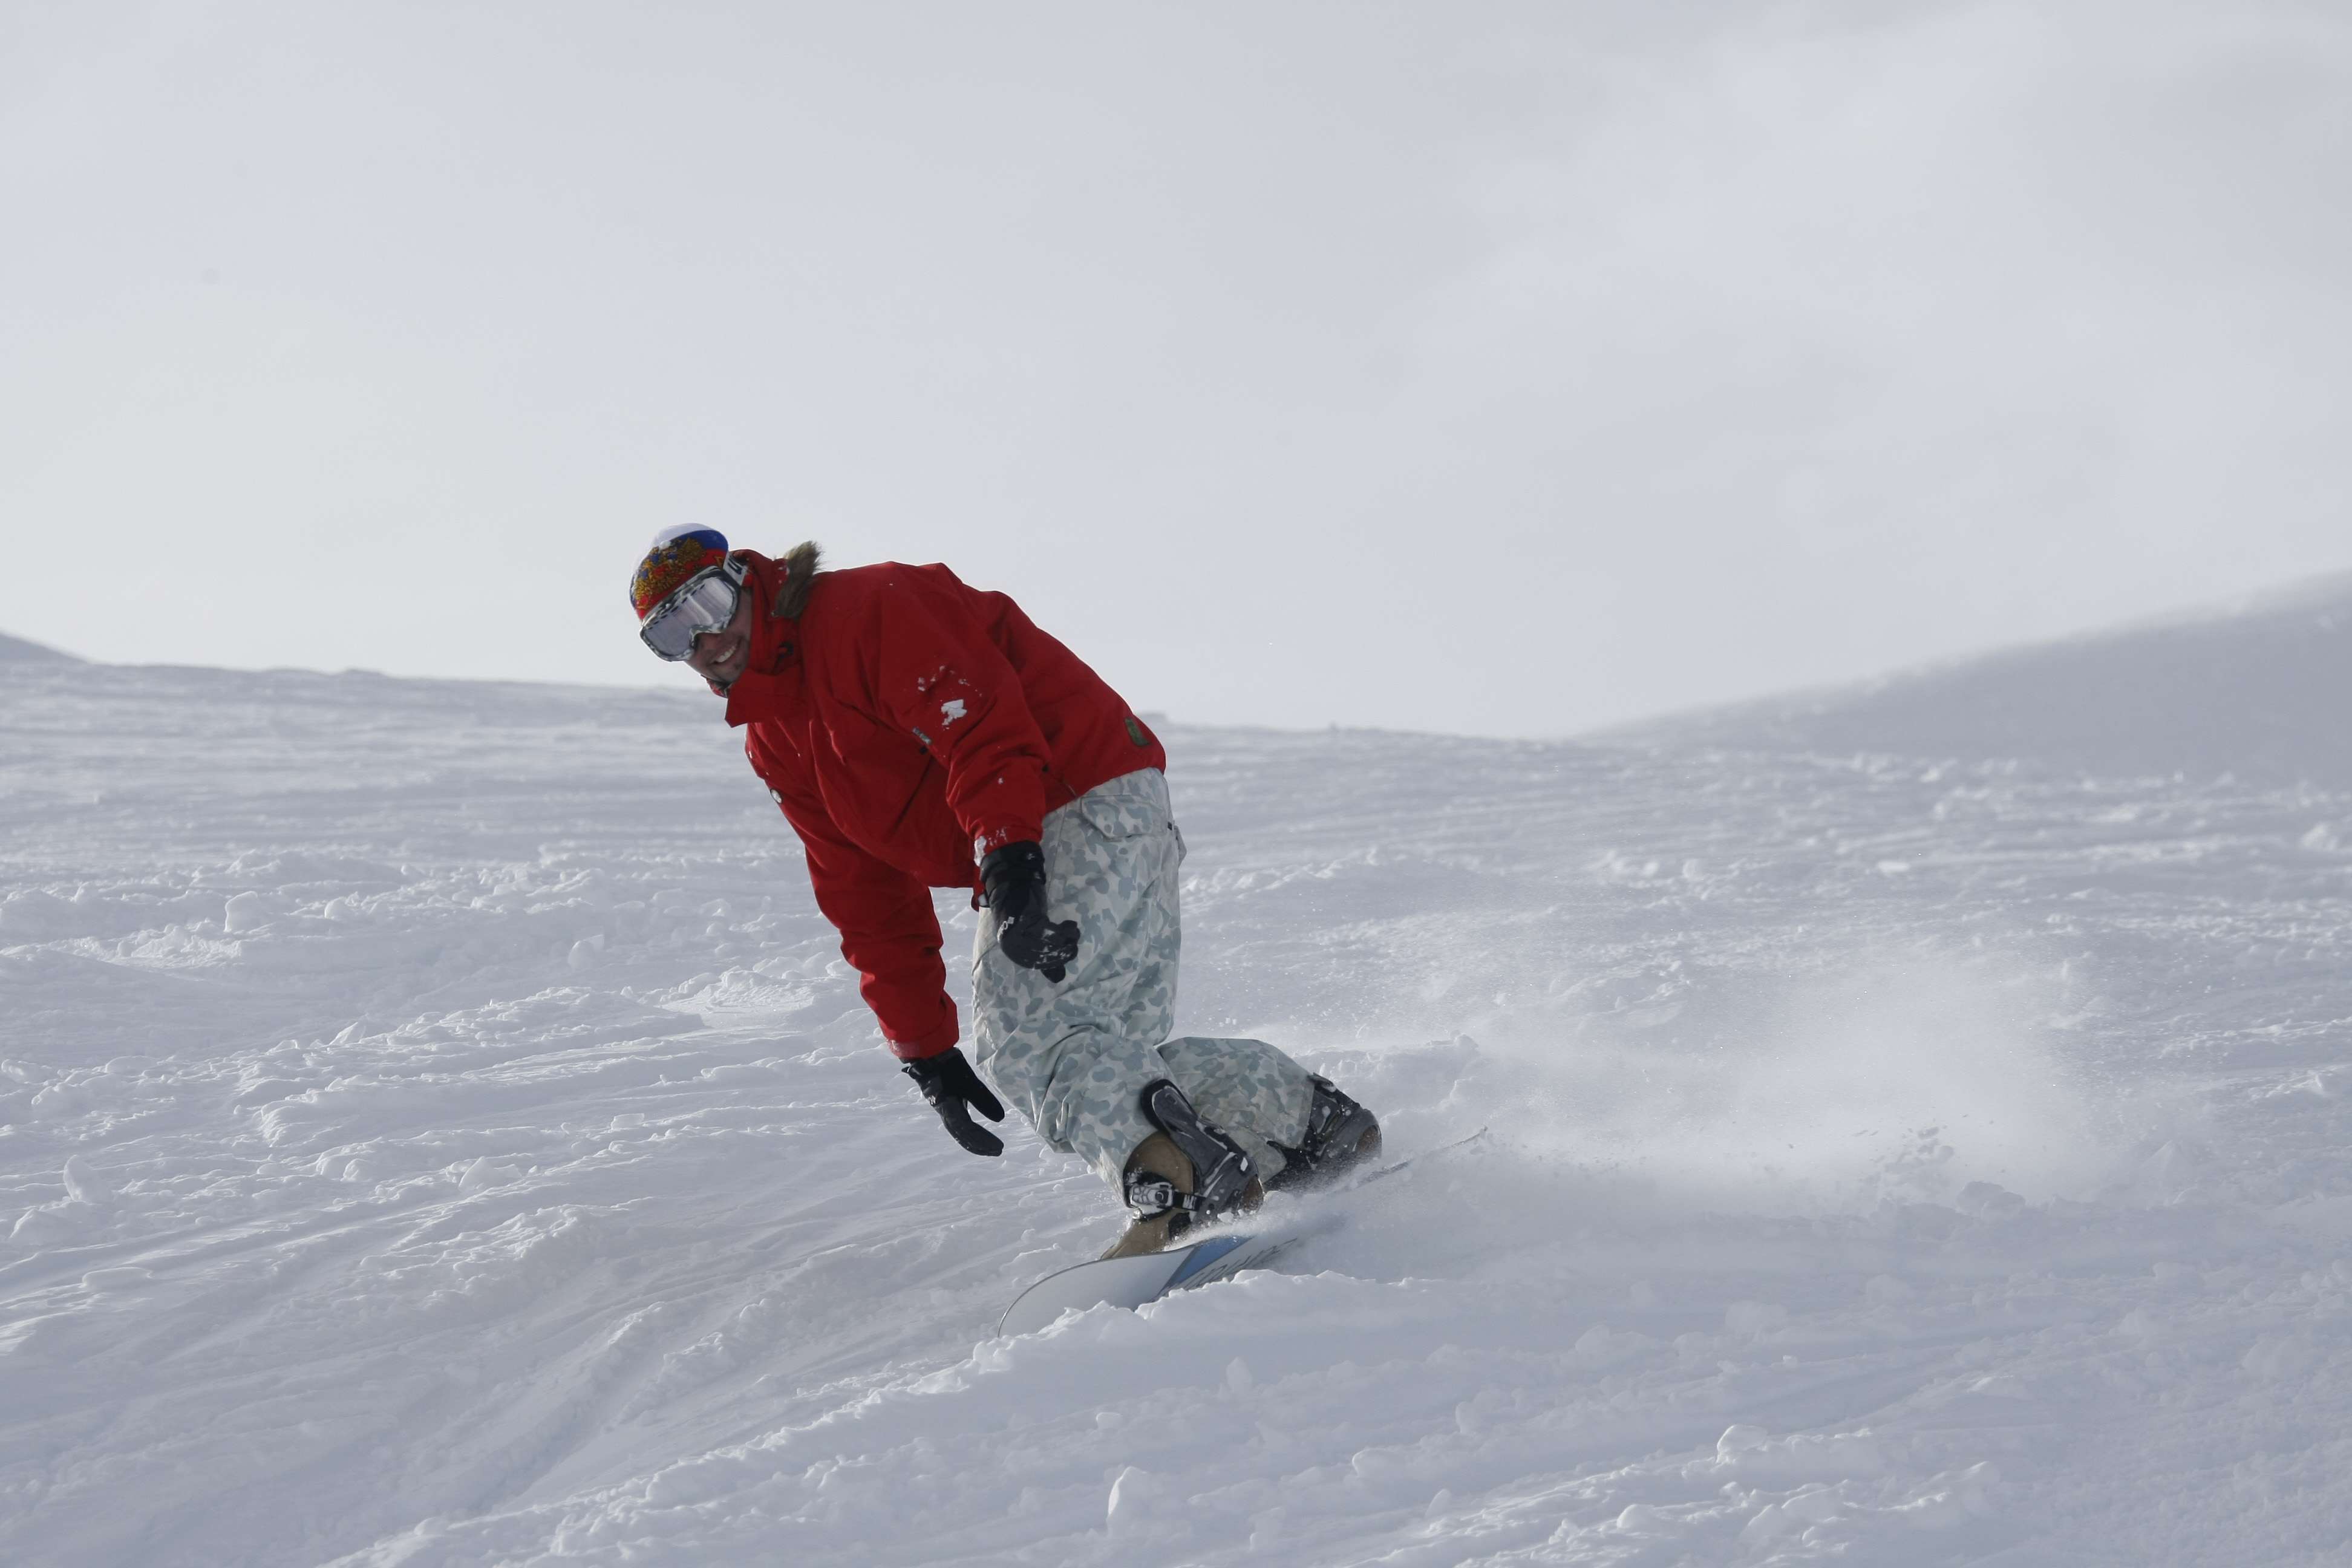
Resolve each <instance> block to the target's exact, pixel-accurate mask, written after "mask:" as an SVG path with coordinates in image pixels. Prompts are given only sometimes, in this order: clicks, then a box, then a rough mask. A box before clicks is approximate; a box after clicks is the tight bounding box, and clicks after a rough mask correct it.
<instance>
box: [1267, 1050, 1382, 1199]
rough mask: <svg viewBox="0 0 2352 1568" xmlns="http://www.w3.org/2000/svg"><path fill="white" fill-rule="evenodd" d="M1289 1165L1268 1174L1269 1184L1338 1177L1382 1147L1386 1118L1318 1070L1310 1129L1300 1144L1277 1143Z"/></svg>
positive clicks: (1300, 1184)
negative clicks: (1294, 1147)
mask: <svg viewBox="0 0 2352 1568" xmlns="http://www.w3.org/2000/svg"><path fill="white" fill-rule="evenodd" d="M1275 1147H1276V1148H1277V1149H1279V1150H1281V1151H1282V1156H1283V1162H1284V1163H1283V1167H1282V1169H1281V1170H1279V1171H1277V1172H1276V1173H1274V1174H1273V1175H1271V1176H1269V1177H1267V1178H1266V1183H1265V1186H1266V1190H1267V1191H1268V1192H1276V1191H1279V1190H1281V1189H1283V1188H1286V1187H1292V1188H1298V1189H1302V1190H1303V1189H1306V1188H1308V1187H1319V1186H1322V1185H1323V1184H1326V1183H1328V1182H1334V1181H1337V1180H1338V1179H1339V1177H1340V1176H1341V1175H1342V1174H1344V1173H1346V1172H1347V1170H1348V1169H1349V1167H1350V1166H1353V1165H1356V1164H1359V1163H1361V1162H1363V1161H1366V1160H1369V1159H1370V1158H1372V1157H1373V1156H1374V1155H1376V1154H1378V1153H1379V1152H1381V1123H1380V1119H1379V1118H1377V1117H1375V1116H1374V1115H1373V1114H1372V1113H1371V1112H1370V1111H1369V1110H1365V1109H1364V1108H1363V1107H1362V1106H1361V1105H1359V1104H1358V1103H1357V1102H1356V1101H1355V1100H1351V1099H1349V1097H1348V1096H1347V1095H1345V1094H1343V1093H1341V1092H1340V1090H1339V1087H1338V1086H1337V1085H1335V1084H1333V1083H1332V1081H1331V1080H1330V1079H1328V1078H1324V1077H1322V1076H1321V1075H1320V1074H1318V1075H1317V1076H1316V1079H1315V1100H1314V1102H1313V1103H1312V1104H1311V1105H1309V1106H1308V1107H1307V1131H1305V1132H1304V1133H1302V1134H1301V1135H1300V1136H1299V1140H1298V1147H1297V1148H1296V1149H1293V1148H1291V1147H1290V1146H1289V1145H1287V1144H1285V1143H1277V1144H1276V1145H1275Z"/></svg>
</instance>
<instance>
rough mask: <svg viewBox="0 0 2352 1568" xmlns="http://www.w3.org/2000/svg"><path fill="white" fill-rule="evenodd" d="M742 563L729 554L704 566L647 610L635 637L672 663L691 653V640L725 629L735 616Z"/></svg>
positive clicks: (741, 590) (740, 588)
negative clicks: (713, 563)
mask: <svg viewBox="0 0 2352 1568" xmlns="http://www.w3.org/2000/svg"><path fill="white" fill-rule="evenodd" d="M743 573H744V564H743V563H742V562H740V561H738V560H736V559H735V558H734V557H732V556H730V557H728V558H727V559H726V560H725V561H722V562H720V563H719V564H717V565H715V566H707V567H705V568H703V570H701V571H699V572H697V573H696V574H694V575H693V576H691V577H688V579H687V580H686V581H685V582H683V583H680V584H678V585H677V588H675V589H674V590H672V591H671V593H670V595H669V597H667V598H666V599H664V600H663V601H662V602H661V603H660V604H658V605H655V606H654V607H653V608H652V609H651V610H649V611H648V612H646V618H645V619H644V620H643V621H640V622H639V623H638V624H637V636H638V637H642V638H644V639H645V645H646V647H649V648H651V649H653V650H654V653H655V654H656V657H658V658H666V659H668V660H669V661H670V662H671V663H673V664H675V663H677V661H678V660H679V659H682V658H687V657H688V656H689V655H690V654H692V653H693V652H694V639H695V638H696V637H700V636H701V635H702V634H703V633H705V632H717V631H724V630H726V629H727V623H728V622H730V621H731V620H733V619H734V618H735V606H736V605H737V603H738V602H740V600H741V598H742V596H743Z"/></svg>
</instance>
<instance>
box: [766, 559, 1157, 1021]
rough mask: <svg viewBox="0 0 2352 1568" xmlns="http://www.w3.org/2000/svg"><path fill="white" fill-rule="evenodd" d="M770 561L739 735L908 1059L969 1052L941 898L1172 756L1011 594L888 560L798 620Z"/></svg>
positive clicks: (816, 600)
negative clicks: (1051, 822)
mask: <svg viewBox="0 0 2352 1568" xmlns="http://www.w3.org/2000/svg"><path fill="white" fill-rule="evenodd" d="M735 553H736V554H737V555H739V556H741V557H743V558H744V559H745V560H747V561H749V562H750V563H751V574H750V576H749V578H748V579H747V586H748V587H749V589H750V591H751V595H752V605H753V617H754V620H753V625H754V631H753V634H752V644H751V666H750V668H748V669H747V670H746V671H745V673H744V674H743V675H742V676H740V678H738V679H737V680H736V681H735V683H734V684H733V685H732V686H730V687H729V688H728V689H727V721H728V722H729V723H730V724H737V725H742V726H745V727H746V734H745V739H744V743H743V750H744V752H745V753H746V754H748V755H749V756H750V757H751V766H752V768H753V769H754V770H755V771H756V772H757V773H759V775H760V777H761V779H763V780H765V781H766V783H767V785H768V788H769V791H770V793H772V795H774V796H775V799H776V804H777V805H781V806H782V807H783V809H784V816H785V819H786V820H787V821H789V822H791V824H792V825H793V831H794V832H796V833H798V834H799V835H800V837H801V842H802V843H803V845H805V846H807V848H808V868H809V881H810V882H811V884H812V885H813V886H814V888H815V889H816V902H817V908H819V909H820V910H824V916H825V918H826V919H827V920H829V921H832V922H833V923H834V924H835V926H836V927H838V928H839V929H840V931H841V953H842V956H843V957H844V958H846V959H847V960H849V962H850V963H853V964H855V965H856V966H857V971H858V973H860V974H861V975H863V976H864V980H863V983H862V984H861V987H860V989H861V990H862V991H863V993H864V994H865V997H866V1005H868V1006H869V1007H872V1008H873V1009H874V1014H875V1016H876V1017H877V1018H878V1019H879V1020H880V1021H881V1024H882V1034H883V1037H885V1038H886V1039H887V1040H888V1041H889V1042H890V1048H891V1050H892V1051H894V1052H896V1053H897V1054H898V1056H899V1057H901V1058H906V1059H908V1060H912V1059H914V1058H919V1057H929V1056H936V1055H938V1054H939V1053H940V1052H941V1051H944V1050H946V1049H947V1048H948V1047H950V1046H952V1045H954V1044H955V1042H956V1009H955V1003H954V1002H953V1001H951V1000H950V998H949V996H948V994H947V989H946V982H947V970H946V967H945V966H944V965H943V964H942V963H941V962H940V922H939V920H938V917H936V916H935V915H934V914H933V913H932V912H931V896H930V892H929V889H932V888H972V889H977V888H978V886H979V879H980V870H979V866H980V859H981V858H982V856H984V855H986V854H987V853H988V852H989V851H990V850H992V849H993V848H995V847H997V846H998V845H1000V844H1012V843H1017V842H1020V841H1021V840H1024V839H1029V840H1035V839H1037V838H1039V837H1042V836H1043V834H1044V832H1045V813H1047V812H1048V811H1051V810H1052V809H1054V808H1055V806H1058V805H1066V804H1067V803H1068V802H1070V801H1074V800H1076V799H1077V798H1078V796H1080V795H1084V794H1086V793H1087V791H1088V790H1090V789H1092V788H1094V787H1095V786H1096V785H1097V784H1103V783H1106V782H1108V781H1109V780H1111V779H1115V778H1118V777H1119V776H1120V775H1121V774H1123V773H1133V772H1135V771H1136V770H1137V769H1139V768H1165V767H1166V766H1167V765H1168V756H1167V753H1166V752H1164V751H1162V750H1161V748H1160V742H1159V741H1158V739H1157V738H1155V737H1154V736H1153V735H1152V733H1151V731H1149V730H1147V729H1146V728H1144V726H1143V724H1142V722H1141V721H1139V720H1138V719H1137V718H1136V717H1135V715H1134V714H1132V713H1130V712H1129V710H1128V707H1127V704H1126V703H1125V702H1124V701H1122V700H1120V698H1119V695H1118V692H1116V691H1113V690H1112V689H1110V688H1109V687H1108V685H1106V684H1104V682H1103V679H1102V678H1101V677H1100V676H1098V675H1097V674H1096V673H1095V672H1094V671H1093V670H1091V669H1088V668H1087V667H1086V665H1085V664H1083V663H1082V662H1080V661H1079V659H1078V658H1077V656H1076V655H1075V654H1073V653H1072V652H1070V650H1069V649H1068V648H1066V647H1063V646H1062V645H1061V644H1060V643H1058V642H1056V641H1055V640H1054V639H1053V638H1052V637H1047V636H1046V635H1045V633H1044V632H1041V631H1039V630H1038V629H1037V627H1036V626H1035V625H1034V624H1033V623H1032V622H1031V621H1030V619H1029V617H1028V616H1024V615H1023V614H1022V613H1021V606H1020V605H1016V604H1014V603H1013V601H1012V600H1011V599H1008V598H1006V597H1005V596H1004V595H1002V594H983V593H981V592H979V591H977V590H975V589H971V588H968V587H966V586H964V584H962V583H961V582H960V581H958V580H957V578H956V574H954V573H952V572H950V571H949V570H948V569H947V568H946V567H944V566H936V565H934V566H902V565H900V564H898V563H896V562H886V563H883V564H881V565H879V566H858V567H853V568H851V569H849V570H847V571H843V572H824V573H819V574H817V575H816V577H815V578H814V579H813V580H812V582H811V584H810V586H809V594H808V598H807V600H806V602H805V603H804V604H803V605H802V606H801V613H800V616H799V618H798V619H797V620H786V619H783V618H782V617H780V616H776V615H774V614H773V613H772V611H771V609H770V606H771V605H773V604H774V603H775V602H776V591H777V585H778V569H777V566H776V564H775V563H773V562H772V561H770V560H769V559H768V558H767V557H765V556H762V555H759V554H755V553H753V552H751V551H748V550H739V551H737V552H735Z"/></svg>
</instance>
